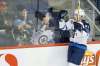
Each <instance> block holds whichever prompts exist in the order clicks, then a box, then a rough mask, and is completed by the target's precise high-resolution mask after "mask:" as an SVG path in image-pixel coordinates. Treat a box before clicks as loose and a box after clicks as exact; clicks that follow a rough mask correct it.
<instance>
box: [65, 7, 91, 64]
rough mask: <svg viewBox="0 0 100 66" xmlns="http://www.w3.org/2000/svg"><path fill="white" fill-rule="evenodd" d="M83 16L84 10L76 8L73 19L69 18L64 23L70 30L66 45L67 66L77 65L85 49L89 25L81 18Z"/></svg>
mask: <svg viewBox="0 0 100 66" xmlns="http://www.w3.org/2000/svg"><path fill="white" fill-rule="evenodd" d="M84 17H85V12H84V10H82V9H80V10H78V9H76V10H75V13H74V19H69V21H68V22H67V23H66V25H67V29H68V30H70V32H71V33H70V35H71V36H70V44H69V47H68V66H79V65H80V63H81V60H82V58H83V56H84V53H85V51H86V50H87V40H88V37H89V33H90V25H89V24H88V23H87V22H86V21H85V20H84V19H83V18H84Z"/></svg>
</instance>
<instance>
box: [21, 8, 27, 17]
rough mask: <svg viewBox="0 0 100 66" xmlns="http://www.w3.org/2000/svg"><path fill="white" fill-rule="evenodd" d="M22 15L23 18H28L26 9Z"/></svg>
mask: <svg viewBox="0 0 100 66" xmlns="http://www.w3.org/2000/svg"><path fill="white" fill-rule="evenodd" d="M21 15H22V16H23V17H26V16H27V10H26V9H24V10H23V11H22V12H21Z"/></svg>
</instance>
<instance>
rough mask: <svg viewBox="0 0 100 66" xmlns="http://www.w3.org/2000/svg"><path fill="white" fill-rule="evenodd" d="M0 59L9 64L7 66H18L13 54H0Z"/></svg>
mask: <svg viewBox="0 0 100 66" xmlns="http://www.w3.org/2000/svg"><path fill="white" fill-rule="evenodd" d="M0 59H2V60H4V63H7V66H18V62H17V58H16V57H15V56H14V55H13V54H0Z"/></svg>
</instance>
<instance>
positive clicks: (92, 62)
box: [80, 50, 100, 66]
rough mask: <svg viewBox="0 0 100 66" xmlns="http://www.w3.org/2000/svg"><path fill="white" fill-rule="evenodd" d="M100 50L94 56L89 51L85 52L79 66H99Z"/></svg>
mask: <svg viewBox="0 0 100 66" xmlns="http://www.w3.org/2000/svg"><path fill="white" fill-rule="evenodd" d="M99 60H100V50H99V51H97V52H96V54H94V53H93V52H91V51H86V53H85V56H84V58H83V59H82V62H81V65H80V66H100V65H99V64H100V62H99Z"/></svg>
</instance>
